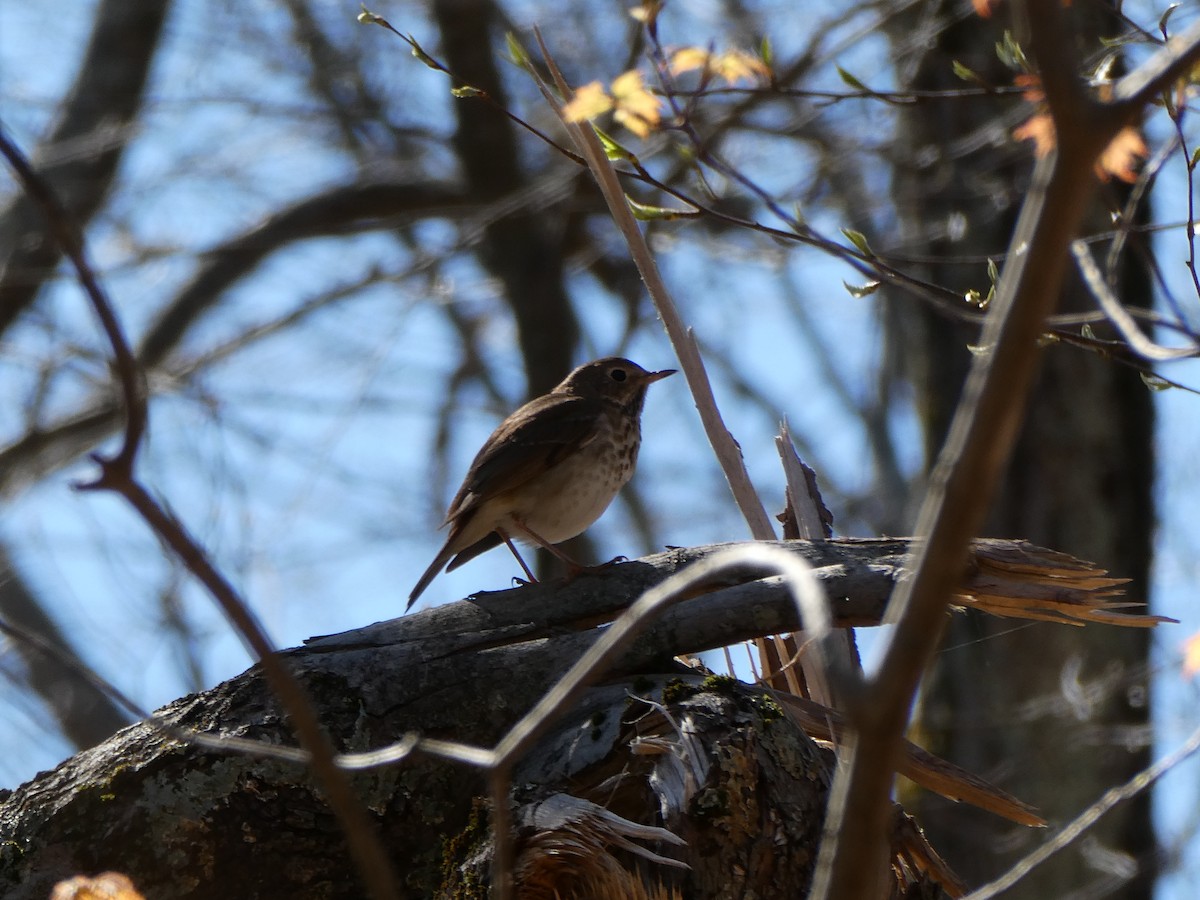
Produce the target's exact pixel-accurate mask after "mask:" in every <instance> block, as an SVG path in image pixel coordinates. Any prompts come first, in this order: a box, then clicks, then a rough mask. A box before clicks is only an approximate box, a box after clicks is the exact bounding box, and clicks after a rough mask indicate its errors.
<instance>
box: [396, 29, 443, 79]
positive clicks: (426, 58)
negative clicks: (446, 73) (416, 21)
mask: <svg viewBox="0 0 1200 900" xmlns="http://www.w3.org/2000/svg"><path fill="white" fill-rule="evenodd" d="M400 37H402V38H404V40H405V41H407V42H408V45H409V46H410V47H412V55H413V56H415V57H416V58H417V59H419V60H420V61H421V62H423V63H425V65H427V66H429V68H431V69H434V70H436V71H438V72H441V71H442V65H441V63H439V62H438V61H437V60H436V59H434V58H433V57H432V56H430V55H429V54H428V53H426V52H425V51H424V50H423V49H422V48H421V45H420V44H418V43H417V39H416V38H415V37H413V36H412V35H411V34H402V35H400Z"/></svg>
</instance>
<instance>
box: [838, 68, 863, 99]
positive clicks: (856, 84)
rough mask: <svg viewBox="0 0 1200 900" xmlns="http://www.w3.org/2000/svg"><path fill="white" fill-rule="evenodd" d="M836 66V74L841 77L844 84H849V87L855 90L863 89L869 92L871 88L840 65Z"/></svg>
mask: <svg viewBox="0 0 1200 900" xmlns="http://www.w3.org/2000/svg"><path fill="white" fill-rule="evenodd" d="M836 68H837V73H838V75H840V76H841V77H842V81H844V82H846V84H848V85H850V87H852V88H854V89H855V90H856V91H865V92H866V93H868V94H869V93H871V89H870V88H869V87H867V86H866V85H865V84H863V83H862V82H861V81H859V80H858V79H857V78H855V77H854V76H853V75H851V74H850V73H849V72H847V71H846V70H845V69H843V68H842V67H841V66H836Z"/></svg>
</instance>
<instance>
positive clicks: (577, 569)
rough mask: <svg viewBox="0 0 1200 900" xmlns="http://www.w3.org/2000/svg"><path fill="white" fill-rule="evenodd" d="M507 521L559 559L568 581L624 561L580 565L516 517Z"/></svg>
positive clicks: (619, 559)
mask: <svg viewBox="0 0 1200 900" xmlns="http://www.w3.org/2000/svg"><path fill="white" fill-rule="evenodd" d="M508 521H509V524H510V525H511V526H512V527H513V529H514V530H516V531H519V532H521V533H522V534H523V535H524V536H525V537H527V538H528V539H529V540H531V541H533V542H534V543H535V544H537V545H538V546H539V547H541V548H543V549H544V550H546V551H547V552H548V553H550V554H551V555H552V556H556V557H558V558H559V559H561V560H562V561H563V564H564V565H565V566H566V567H567V579H568V580H570V579H572V578H575V577H577V576H579V575H583V574H585V573H587V574H593V573H596V572H600V571H603V570H604V569H607V568H608V567H609V566H611V565H612V564H613V563H617V562H624V561H625V557H624V556H618V557H617V558H616V559H612V560H609V561H608V562H606V563H601V564H600V565H598V566H585V565H583V564H582V563H578V562H576V561H575V560H573V559H572V558H571V557H570V556H569V555H568V554H567V552H566V551H565V550H563V549H562V548H561V547H558V546H555V545H554V544H551V543H550V542H549V541H547V540H546V539H545V538H543V537H541V536H540V535H539V534H538V533H537V532H536V531H534V530H533V529H532V528H530V527H529V526H528V525H526V524H525V523H524V522H522V521H521V520H520V519H518V518H517V517H516V516H509V517H508ZM500 535H501V537H503V536H504V532H503V531H501V532H500ZM504 539H505V541H507V540H508V538H504ZM509 547H512V544H509ZM513 552H514V553H516V552H517V551H515V550H514V551H513ZM519 558H520V557H518V559H519ZM521 565H524V562H522V563H521ZM525 571H527V572H528V571H529V570H528V569H526V570H525Z"/></svg>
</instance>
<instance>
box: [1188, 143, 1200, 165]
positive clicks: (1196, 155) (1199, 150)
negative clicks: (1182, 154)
mask: <svg viewBox="0 0 1200 900" xmlns="http://www.w3.org/2000/svg"><path fill="white" fill-rule="evenodd" d="M1197 160H1200V146H1198V147H1196V149H1195V150H1193V151H1192V158H1191V159H1190V160H1188V168H1189V169H1194V168H1196V162H1197Z"/></svg>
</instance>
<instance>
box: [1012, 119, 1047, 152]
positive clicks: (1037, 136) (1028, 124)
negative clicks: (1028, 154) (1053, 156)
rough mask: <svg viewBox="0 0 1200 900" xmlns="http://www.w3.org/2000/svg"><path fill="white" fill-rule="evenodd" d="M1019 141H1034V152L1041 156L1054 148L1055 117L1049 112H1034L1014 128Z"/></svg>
mask: <svg viewBox="0 0 1200 900" xmlns="http://www.w3.org/2000/svg"><path fill="white" fill-rule="evenodd" d="M1013 137H1014V138H1016V139H1017V140H1018V141H1033V152H1034V153H1035V154H1036V155H1037V156H1038V157H1039V158H1040V157H1043V156H1045V155H1046V154H1048V153H1049V152H1050V151H1051V150H1053V149H1054V142H1055V136H1054V119H1052V118H1050V114H1049V113H1034V114H1033V115H1032V116H1030V117H1029V118H1028V119H1026V120H1025V124H1024V125H1021V126H1019V127H1018V128H1016V129H1014V130H1013Z"/></svg>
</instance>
